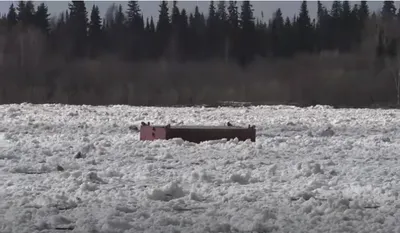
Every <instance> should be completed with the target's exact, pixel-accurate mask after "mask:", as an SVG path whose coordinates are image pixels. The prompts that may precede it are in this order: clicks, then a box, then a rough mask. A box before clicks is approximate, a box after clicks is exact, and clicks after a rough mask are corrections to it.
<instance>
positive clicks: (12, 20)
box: [7, 3, 18, 30]
mask: <svg viewBox="0 0 400 233" xmlns="http://www.w3.org/2000/svg"><path fill="white" fill-rule="evenodd" d="M17 23H18V21H17V12H16V10H15V7H14V4H12V3H11V5H10V8H9V9H8V13H7V27H8V30H11V29H12V27H14V26H15V25H16V24H17Z"/></svg>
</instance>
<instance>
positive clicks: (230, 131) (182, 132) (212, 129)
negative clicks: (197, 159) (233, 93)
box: [140, 122, 256, 143]
mask: <svg viewBox="0 0 400 233" xmlns="http://www.w3.org/2000/svg"><path fill="white" fill-rule="evenodd" d="M171 138H182V139H183V140H185V141H189V142H194V143H200V142H203V141H211V140H219V139H223V138H226V139H228V140H230V139H235V138H237V139H238V140H239V141H245V140H248V139H250V140H251V141H252V142H255V141H256V129H255V126H249V127H248V128H245V127H237V126H232V125H231V124H230V123H229V122H228V126H171V125H166V126H160V125H150V124H149V123H147V124H146V123H142V126H141V128H140V140H159V139H165V140H168V139H171Z"/></svg>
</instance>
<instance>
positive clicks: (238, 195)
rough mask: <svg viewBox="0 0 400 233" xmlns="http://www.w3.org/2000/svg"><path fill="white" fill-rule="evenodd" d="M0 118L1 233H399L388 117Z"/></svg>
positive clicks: (395, 121)
mask: <svg viewBox="0 0 400 233" xmlns="http://www.w3.org/2000/svg"><path fill="white" fill-rule="evenodd" d="M0 117H1V118H0V119H1V121H0V232H1V233H11V232H15V233H33V232H80V233H94V232H97V233H120V232H121V233H129V232H149V233H157V232H182V233H186V232H188V233H189V232H199V233H201V232H296V233H300V232H371V233H378V232H384V233H392V232H393V233H400V201H399V192H400V162H399V160H398V159H399V154H400V128H399V125H400V111H397V110H368V109H358V110H356V109H340V110H335V109H332V108H330V107H325V106H317V107H313V108H296V107H290V106H259V107H243V108H227V107H226V108H225V107H224V108H200V107H199V108H156V107H128V106H109V107H90V106H65V105H31V104H22V105H2V106H0ZM141 121H145V122H147V121H150V122H151V123H154V124H167V123H171V124H182V123H183V124H211V125H222V124H224V123H226V122H227V121H230V122H232V123H233V124H236V125H243V126H247V125H248V124H255V125H256V128H257V141H256V142H255V143H252V142H250V141H246V142H239V141H237V140H231V141H226V140H220V141H210V142H204V143H201V144H194V143H189V142H185V141H182V140H181V139H173V140H169V141H154V142H149V141H139V135H138V132H137V129H136V127H139V126H140V122H141ZM135 126H136V127H135Z"/></svg>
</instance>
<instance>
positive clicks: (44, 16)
mask: <svg viewBox="0 0 400 233" xmlns="http://www.w3.org/2000/svg"><path fill="white" fill-rule="evenodd" d="M48 12H49V10H48V8H47V6H46V4H45V3H41V4H40V5H39V6H38V7H37V10H36V13H35V25H36V26H37V27H38V28H40V30H42V32H44V33H45V34H46V35H48V34H49V31H50V19H49V16H50V14H49V13H48Z"/></svg>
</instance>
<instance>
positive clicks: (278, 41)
mask: <svg viewBox="0 0 400 233" xmlns="http://www.w3.org/2000/svg"><path fill="white" fill-rule="evenodd" d="M283 39H284V20H283V17H282V11H281V9H280V8H278V10H277V11H276V12H275V13H274V15H273V18H272V24H271V43H272V44H271V46H270V47H271V49H272V56H274V57H280V56H283V49H284V48H283V46H284V44H283Z"/></svg>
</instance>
